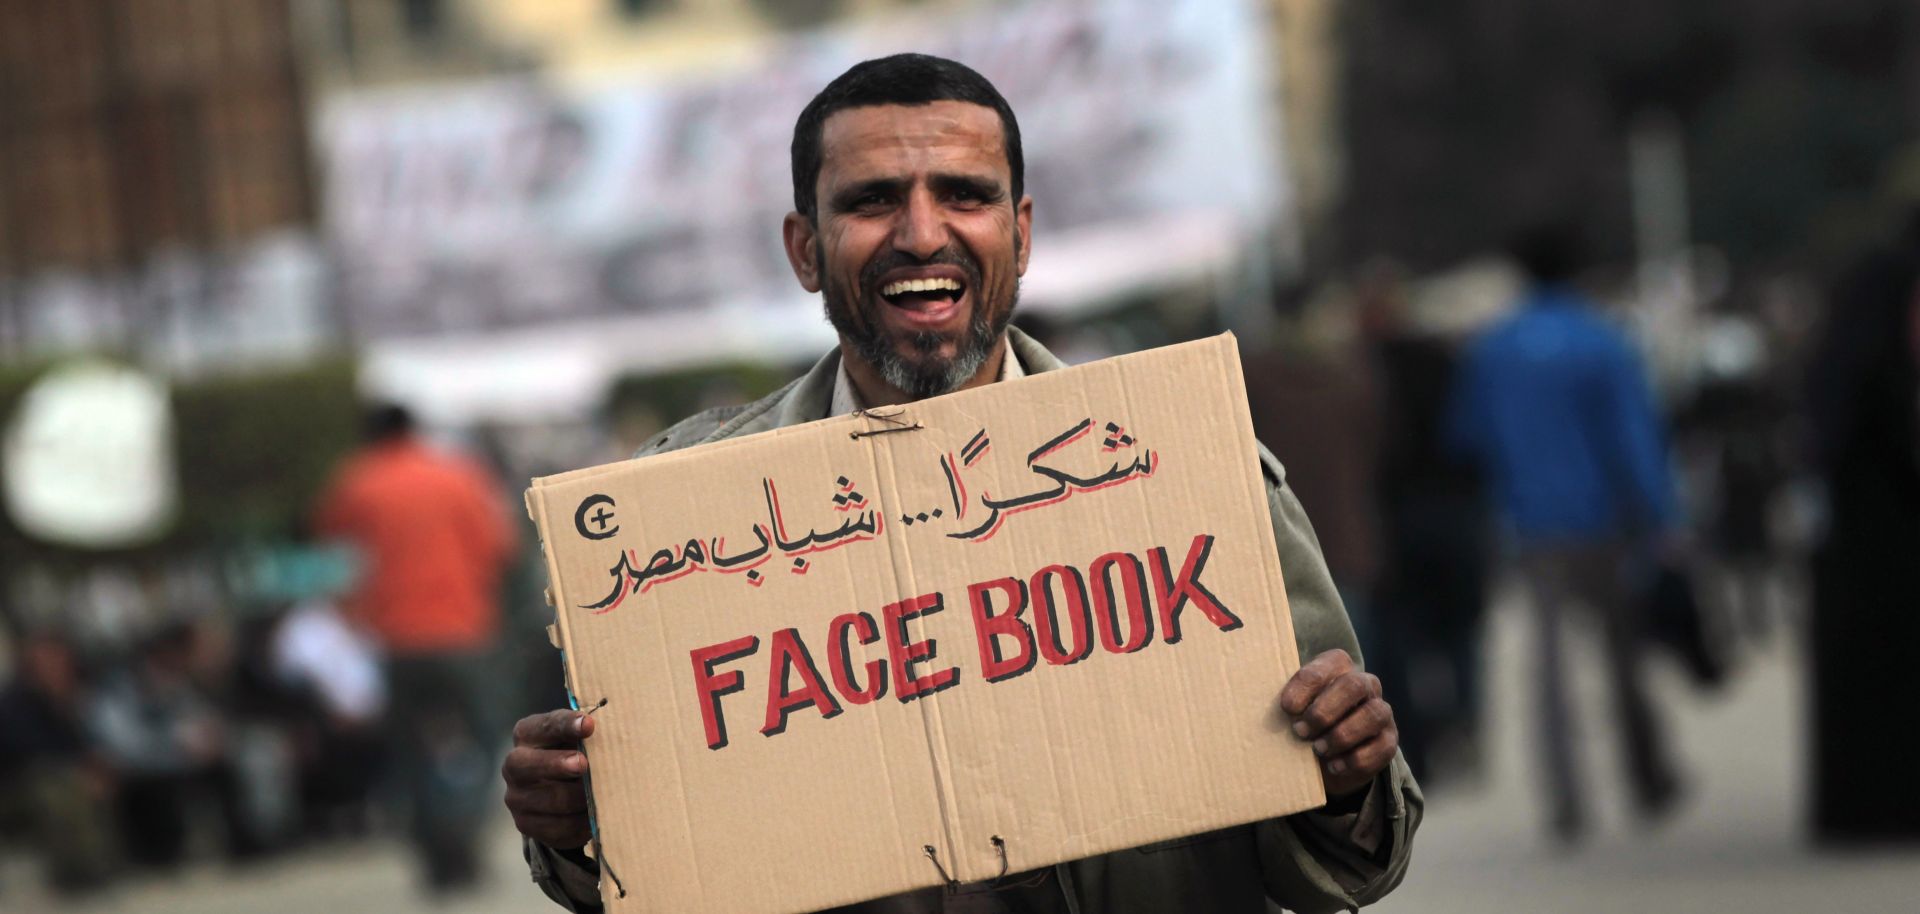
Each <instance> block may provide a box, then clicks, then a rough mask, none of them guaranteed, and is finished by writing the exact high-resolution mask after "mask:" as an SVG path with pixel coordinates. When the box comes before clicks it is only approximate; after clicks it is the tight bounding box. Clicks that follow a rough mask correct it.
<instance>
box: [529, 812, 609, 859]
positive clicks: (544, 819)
mask: <svg viewBox="0 0 1920 914" xmlns="http://www.w3.org/2000/svg"><path fill="white" fill-rule="evenodd" d="M513 827H514V828H517V829H519V830H520V833H521V834H523V835H526V836H527V837H529V838H532V839H533V840H535V841H538V842H540V843H541V844H544V845H546V846H548V847H552V848H558V849H560V850H573V849H574V848H578V847H585V846H586V844H587V842H588V841H591V840H593V826H592V825H591V824H589V823H588V821H587V817H586V815H585V814H584V813H583V814H581V815H577V816H543V815H539V814H537V813H517V812H516V813H514V814H513Z"/></svg>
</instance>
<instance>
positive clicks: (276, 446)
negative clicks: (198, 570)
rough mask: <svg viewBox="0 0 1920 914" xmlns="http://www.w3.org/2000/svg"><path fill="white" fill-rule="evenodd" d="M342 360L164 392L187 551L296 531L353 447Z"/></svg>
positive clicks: (351, 393)
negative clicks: (169, 405) (190, 546)
mask: <svg viewBox="0 0 1920 914" xmlns="http://www.w3.org/2000/svg"><path fill="white" fill-rule="evenodd" d="M354 382H355V371H354V365H353V363H352V362H349V361H345V360H338V361H328V362H320V363H316V364H313V365H309V366H306V367H304V368H299V369H294V370H289V371H284V372H279V373H273V374H253V375H248V376H244V377H232V378H215V379H207V380H201V381H194V382H188V383H183V384H181V385H179V386H176V387H175V388H174V423H175V425H174V429H175V435H176V440H177V453H178V455H179V464H178V466H179V473H180V490H181V512H180V524H179V528H178V533H177V536H178V537H179V538H180V539H182V540H184V541H188V542H193V543H226V542H233V541H237V540H247V539H254V538H259V537H276V538H277V537H284V536H288V535H291V534H294V533H296V532H298V531H299V530H301V529H302V528H303V526H304V524H305V520H306V515H307V512H308V511H309V510H310V509H311V507H312V505H313V500H314V498H315V497H316V496H317V495H318V494H319V492H320V489H321V488H322V487H323V486H325V485H326V483H327V480H328V479H329V478H330V474H331V473H332V472H333V468H334V466H335V465H336V464H338V463H339V462H340V460H341V458H343V457H344V456H345V455H346V454H347V452H348V451H350V450H351V449H352V448H353V447H354V446H355V445H356V444H358V443H359V429H360V412H361V404H360V398H359V394H358V393H357V391H356V389H355V386H354Z"/></svg>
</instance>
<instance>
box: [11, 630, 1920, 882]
mask: <svg viewBox="0 0 1920 914" xmlns="http://www.w3.org/2000/svg"><path fill="white" fill-rule="evenodd" d="M1516 609H1517V607H1512V606H1511V605H1509V606H1508V608H1507V609H1505V610H1503V612H1502V613H1500V614H1499V615H1498V616H1497V618H1496V623H1495V628H1494V651H1493V656H1494V658H1495V665H1494V677H1495V678H1494V686H1495V688H1494V694H1495V696H1496V708H1495V711H1496V716H1495V718H1494V720H1495V721H1496V727H1495V732H1494V734H1493V744H1492V746H1491V747H1490V756H1489V768H1488V771H1487V776H1486V777H1485V778H1484V779H1483V782H1482V783H1481V784H1480V785H1479V786H1476V787H1472V788H1467V787H1460V788H1455V789H1450V790H1446V791H1441V792H1436V793H1434V794H1432V795H1430V796H1429V798H1428V816H1427V821H1426V825H1425V826H1424V828H1423V830H1422V831H1421V833H1420V837H1419V842H1418V850H1417V851H1416V853H1415V858H1414V860H1415V862H1414V866H1413V872H1412V873H1411V875H1410V876H1409V877H1408V880H1407V883H1406V884H1405V885H1404V886H1402V888H1401V889H1400V891H1399V892H1398V893H1397V894H1396V895H1395V896H1394V897H1393V898H1392V899H1390V900H1389V901H1388V902H1387V903H1385V904H1382V905H1381V906H1380V907H1379V908H1377V909H1375V910H1380V911H1383V912H1388V914H1412V912H1430V914H1446V912H1463V914H1464V912H1475V914H1479V912H1505V911H1549V912H1586V911H1592V912H1607V914H1615V912H1620V911H1636V910H1650V911H1652V910H1658V911H1689V912H1692V911H1728V912H1742V914H1749V912H1772V911H1780V912H1803V911H1836V912H1839V911H1844V912H1854V911H1887V912H1896V911H1897V912H1908V911H1913V910H1915V909H1916V901H1915V900H1914V897H1915V895H1917V894H1920V853H1916V854H1909V855H1894V854H1876V855H1867V856H1835V855H1827V854H1818V853H1814V852H1812V851H1811V850H1809V849H1808V848H1807V846H1806V845H1805V843H1804V842H1803V841H1802V840H1801V838H1800V833H1801V830H1800V824H1799V823H1800V820H1801V817H1802V805H1801V799H1800V795H1801V790H1800V785H1801V781H1802V771H1803V766H1802V754H1803V753H1802V752H1801V749H1800V742H1801V740H1802V738H1803V737H1802V732H1803V729H1804V723H1805V715H1804V701H1803V696H1802V695H1801V680H1800V675H1799V667H1798V665H1797V658H1795V657H1794V655H1793V653H1792V652H1791V651H1790V650H1788V649H1786V648H1784V647H1776V648H1775V649H1773V650H1772V651H1771V652H1769V653H1767V654H1765V655H1764V656H1757V657H1752V658H1749V661H1748V663H1747V664H1746V666H1745V667H1744V669H1743V671H1742V676H1741V678H1740V679H1739V681H1738V682H1737V683H1736V684H1734V685H1733V686H1732V687H1731V688H1729V690H1728V691H1727V692H1726V693H1725V694H1724V695H1720V696H1713V697H1702V696H1698V695H1696V694H1694V693H1693V692H1691V691H1690V690H1689V689H1688V688H1687V687H1686V685H1685V684H1684V683H1683V682H1682V681H1681V680H1680V679H1679V677H1678V674H1677V673H1676V672H1675V671H1673V670H1671V669H1666V668H1662V669H1660V670H1658V673H1659V680H1658V683H1657V684H1658V687H1659V688H1658V691H1659V693H1660V694H1661V695H1663V696H1665V697H1666V698H1667V699H1668V700H1669V704H1670V715H1669V716H1670V721H1671V723H1672V724H1673V725H1674V729H1675V731H1676V734H1677V738H1678V742H1679V744H1680V748H1681V750H1682V751H1683V753H1684V755H1685V757H1686V760H1687V762H1688V764H1689V766H1690V768H1691V772H1692V785H1693V791H1692V793H1691V794H1690V795H1689V797H1688V800H1687V803H1686V805H1685V807H1684V808H1683V809H1682V810H1681V811H1680V812H1679V813H1678V814H1677V815H1676V816H1675V817H1674V818H1673V819H1672V820H1671V821H1669V822H1668V823H1667V825H1666V826H1665V827H1664V828H1661V829H1659V830H1657V831H1653V832H1645V831H1640V830H1638V829H1636V827H1635V826H1634V825H1633V824H1632V822H1631V821H1630V820H1629V817H1628V816H1627V815H1626V814H1625V809H1626V802H1625V797H1624V795H1623V791H1622V789H1621V786H1620V780H1619V778H1618V776H1617V775H1618V771H1617V767H1616V766H1615V764H1614V758H1613V754H1612V753H1611V752H1609V751H1607V750H1609V749H1610V748H1611V745H1610V734H1611V715H1610V713H1609V709H1608V708H1607V707H1606V705H1605V701H1604V697H1603V695H1602V693H1601V691H1600V681H1599V675H1598V674H1599V658H1598V656H1597V653H1596V652H1595V651H1594V650H1593V649H1592V644H1591V641H1584V642H1583V648H1584V649H1583V650H1581V651H1579V652H1577V653H1576V658H1577V660H1578V661H1580V662H1579V664H1578V668H1577V673H1578V675H1577V679H1576V681H1577V684H1578V685H1579V686H1580V694H1581V698H1582V701H1581V708H1582V710H1583V711H1585V712H1586V713H1585V714H1584V716H1583V721H1582V722H1583V724H1584V725H1585V728H1586V729H1585V735H1586V742H1585V747H1584V748H1585V754H1586V757H1587V759H1588V763H1589V764H1588V773H1589V775H1590V776H1591V779H1592V781H1593V783H1594V784H1595V786H1596V790H1597V796H1596V800H1597V802H1596V804H1595V807H1596V810H1597V812H1598V813H1599V816H1598V821H1599V824H1600V829H1599V831H1598V832H1597V833H1596V834H1595V835H1594V836H1593V838H1592V840H1590V841H1589V842H1588V843H1587V844H1586V845H1585V846H1584V847H1582V848H1580V849H1579V850H1577V851H1572V852H1566V851H1558V850H1556V849H1554V847H1553V846H1552V845H1550V844H1547V843H1544V842H1540V841H1539V840H1538V839H1539V836H1540V834H1541V828H1540V824H1539V819H1538V814H1537V809H1536V806H1535V803H1534V799H1535V796H1536V782H1535V779H1534V771H1533V768H1532V766H1531V765H1530V764H1528V763H1529V762H1530V761H1531V756H1530V755H1528V754H1527V753H1526V752H1525V747H1524V745H1523V744H1522V742H1521V740H1522V737H1523V734H1522V732H1521V724H1522V723H1523V722H1524V721H1525V720H1528V719H1529V718H1528V717H1527V716H1525V714H1524V713H1523V712H1525V711H1526V709H1525V706H1524V704H1523V703H1522V701H1521V699H1520V697H1519V696H1520V687H1521V684H1522V680H1523V677H1524V673H1525V667H1524V665H1525V661H1526V657H1527V654H1526V637H1525V636H1526V632H1525V630H1524V626H1523V622H1524V619H1523V617H1522V616H1521V615H1520V614H1519V613H1518V612H1517V611H1515V610H1516ZM496 828H497V833H496V835H495V839H496V840H494V842H493V845H492V847H493V855H494V857H495V858H496V863H497V866H496V871H495V872H496V878H495V879H494V881H493V883H492V884H491V885H490V887H489V891H488V892H486V893H484V894H482V895H480V896H475V897H470V898H460V899H456V900H453V901H449V902H446V903H442V904H439V905H433V904H429V903H428V902H426V901H424V900H422V899H421V898H419V897H418V896H416V895H414V894H413V893H412V891H411V888H410V882H409V874H408V872H407V870H406V869H405V868H404V867H403V866H402V863H401V860H400V859H398V858H397V857H396V856H395V851H394V850H393V849H392V848H390V847H382V846H375V847H365V846H363V847H360V848H357V849H351V850H329V851H321V852H312V853H307V854H302V855H299V856H296V857H293V858H291V859H288V860H285V861H279V862H274V863H271V864H268V865H265V866H261V867H257V868H254V869H249V870H245V871H240V872H232V871H225V870H222V869H219V868H213V867H209V868H204V869H200V870H196V871H194V872H192V873H190V874H188V875H185V876H182V877H179V878H175V879H170V880H164V881H153V882H148V883H143V884H140V885H134V886H129V887H127V888H126V889H124V890H121V891H118V892H116V893H115V894H113V895H112V896H111V897H108V898H105V899H101V900H99V901H96V902H93V903H90V904H87V905H85V906H81V907H76V908H72V909H70V910H74V911H79V912H88V914H135V912H138V914H240V912H247V914H254V912H272V914H375V912H389V911H392V912H406V911H446V910H457V911H470V912H475V914H492V912H508V911H515V912H519V911H531V912H538V911H543V910H547V909H548V905H547V902H546V901H545V899H544V898H543V897H542V896H541V895H540V893H539V892H538V891H537V890H535V889H534V888H533V887H532V885H530V884H528V883H527V882H526V881H525V878H524V876H523V875H522V873H523V872H524V868H523V867H522V866H521V865H520V862H519V856H518V849H517V847H516V845H515V843H514V841H513V837H512V834H511V832H510V829H509V827H508V825H507V824H506V822H505V817H504V816H502V817H501V819H500V820H499V821H498V822H497V823H496ZM5 876H6V881H5V888H6V890H7V891H6V894H4V895H0V910H4V911H21V912H27V911H34V912H38V911H45V910H49V909H50V906H49V903H48V902H47V900H46V899H44V898H41V897H39V896H38V895H36V894H34V889H33V887H32V882H33V880H32V879H31V876H32V874H31V872H30V871H26V870H23V869H22V868H21V866H20V865H19V864H18V863H17V862H16V863H12V864H9V865H7V867H6V868H5Z"/></svg>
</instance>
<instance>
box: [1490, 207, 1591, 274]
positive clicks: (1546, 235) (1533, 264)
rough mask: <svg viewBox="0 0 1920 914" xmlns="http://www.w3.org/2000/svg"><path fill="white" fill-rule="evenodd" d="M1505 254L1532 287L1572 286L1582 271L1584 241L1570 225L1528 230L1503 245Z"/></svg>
mask: <svg viewBox="0 0 1920 914" xmlns="http://www.w3.org/2000/svg"><path fill="white" fill-rule="evenodd" d="M1507 252H1508V253H1509V254H1511V255H1512V256H1513V259H1514V261H1515V262H1516V263H1518V264H1519V265H1520V269H1521V270H1522V271H1523V272H1525V273H1526V274H1527V279H1529V280H1531V281H1532V282H1533V283H1535V284H1536V285H1557V284H1560V283H1567V282H1572V281H1573V280H1574V278H1575V277H1576V276H1579V275H1580V271H1581V270H1582V269H1585V268H1586V244H1585V240H1584V239H1582V238H1581V236H1580V230H1579V229H1578V228H1576V227H1575V226H1574V225H1573V224H1572V223H1570V222H1544V223H1540V224H1537V225H1532V226H1528V227H1527V228H1525V229H1522V230H1521V231H1520V232H1518V233H1516V234H1515V235H1514V236H1513V238H1512V239H1511V240H1510V241H1509V242H1508V243H1507Z"/></svg>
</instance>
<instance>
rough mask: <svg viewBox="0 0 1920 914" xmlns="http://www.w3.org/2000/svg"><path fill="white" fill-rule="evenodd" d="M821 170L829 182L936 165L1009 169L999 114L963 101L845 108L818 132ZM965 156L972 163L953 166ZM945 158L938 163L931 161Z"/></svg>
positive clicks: (954, 168) (969, 169)
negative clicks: (829, 175)
mask: <svg viewBox="0 0 1920 914" xmlns="http://www.w3.org/2000/svg"><path fill="white" fill-rule="evenodd" d="M821 146H822V149H821V162H822V166H823V168H822V171H823V173H826V172H842V171H844V172H846V174H835V178H836V179H837V180H836V182H835V183H846V182H850V181H859V180H870V179H873V178H876V177H885V176H894V177H898V176H901V175H903V174H905V173H913V172H932V171H938V170H946V171H955V172H959V173H974V174H978V173H980V172H982V171H983V169H982V168H980V166H981V165H985V166H987V169H990V170H991V171H992V172H996V173H997V172H1004V171H1007V170H1009V166H1008V165H1007V162H1006V149H1005V146H1004V144H1003V142H1002V139H1001V136H1000V119H999V116H998V115H997V114H995V113H994V112H993V110H992V109H990V108H984V107H981V106H979V105H973V104H970V103H966V102H935V103H933V104H930V105H921V106H901V105H883V106H873V107H868V108H849V109H846V110H844V111H839V112H835V113H834V114H833V115H832V116H831V117H829V118H828V119H827V123H826V125H825V129H824V130H823V131H822V135H821ZM968 160H971V164H972V167H965V168H960V167H957V166H958V163H959V162H960V161H968ZM943 162H944V163H947V167H946V168H944V169H941V168H938V167H937V165H936V164H935V163H943Z"/></svg>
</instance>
